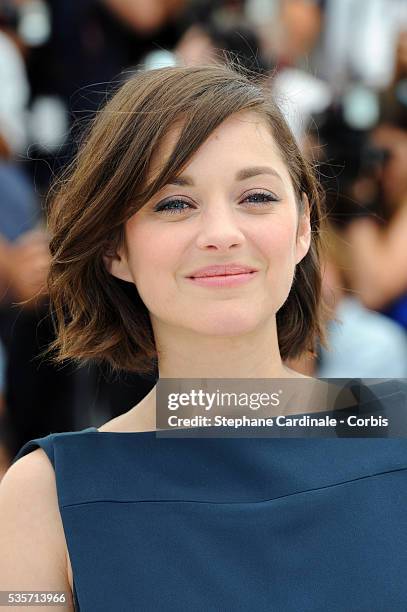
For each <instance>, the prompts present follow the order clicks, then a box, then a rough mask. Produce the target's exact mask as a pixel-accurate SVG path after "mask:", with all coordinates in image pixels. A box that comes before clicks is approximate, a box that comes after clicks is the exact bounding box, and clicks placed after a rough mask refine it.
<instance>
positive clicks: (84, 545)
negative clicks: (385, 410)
mask: <svg viewBox="0 0 407 612" xmlns="http://www.w3.org/2000/svg"><path fill="white" fill-rule="evenodd" d="M38 447H41V448H43V449H44V451H45V452H46V454H47V456H48V458H49V460H50V462H51V463H52V465H53V467H54V470H55V476H56V486H57V493H58V504H59V510H60V513H61V517H62V522H63V527H64V531H65V536H66V542H67V546H68V550H69V555H70V559H71V563H72V571H73V579H74V601H75V606H76V608H75V609H77V610H81V611H82V612H104V611H106V612H127V611H141V612H149V611H151V612H192V611H194V612H196V611H199V612H201V611H202V612H209V611H210V612H212V611H213V612H220V611H222V612H240V611H241V612H305V611H312V612H327V610H329V612H345V611H346V612H389V611H392V612H406V610H407V580H406V576H407V504H406V501H407V440H405V439H377V438H376V439H356V438H353V439H297V438H290V439H281V438H280V439H272V438H211V439H209V438H178V439H171V438H162V437H161V438H160V437H157V436H156V434H155V432H140V433H119V432H118V433H114V432H99V431H98V430H97V429H96V428H95V427H88V428H87V429H84V430H82V431H78V432H67V433H57V434H50V435H48V436H45V437H43V438H38V439H35V440H31V441H29V442H27V443H26V444H25V445H24V446H23V447H22V448H21V449H20V451H19V453H18V454H17V455H16V457H15V458H14V462H15V461H17V460H18V459H19V458H20V457H22V456H23V455H25V454H27V453H29V452H30V451H32V450H34V449H35V448H38Z"/></svg>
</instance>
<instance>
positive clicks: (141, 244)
mask: <svg viewBox="0 0 407 612" xmlns="http://www.w3.org/2000/svg"><path fill="white" fill-rule="evenodd" d="M127 244H128V247H129V251H130V262H129V263H130V267H131V273H132V277H133V280H134V282H135V284H136V285H137V287H138V288H139V291H140V289H141V290H143V289H144V288H148V290H150V289H152V288H153V287H154V286H156V287H158V289H159V288H160V286H162V282H168V279H169V278H171V275H169V272H170V271H171V270H173V269H174V266H175V265H176V262H177V261H179V257H180V255H179V253H180V251H181V241H180V240H178V239H177V240H175V236H174V233H173V234H172V238H171V234H170V233H169V232H168V229H167V230H166V231H163V232H160V231H158V230H157V227H155V228H153V229H152V228H151V226H149V225H147V224H145V225H144V224H138V225H136V224H133V225H130V226H129V228H128V230H127ZM146 245H148V246H147V248H146ZM161 277H162V279H161ZM158 279H161V280H160V281H159V282H157V281H158Z"/></svg>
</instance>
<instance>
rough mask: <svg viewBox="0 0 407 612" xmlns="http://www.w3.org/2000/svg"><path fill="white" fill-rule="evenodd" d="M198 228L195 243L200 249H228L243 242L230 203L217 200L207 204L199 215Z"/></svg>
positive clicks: (242, 236) (241, 233)
mask: <svg viewBox="0 0 407 612" xmlns="http://www.w3.org/2000/svg"><path fill="white" fill-rule="evenodd" d="M200 223H201V226H200V229H199V232H198V236H197V240H196V245H197V247H198V248H200V249H218V250H221V251H224V250H228V249H229V248H231V247H237V246H239V245H241V244H243V242H244V240H245V238H244V234H243V232H242V230H241V229H240V228H239V226H238V223H237V219H236V215H235V213H234V211H233V210H231V208H230V205H229V204H227V205H222V204H221V203H219V202H216V203H214V205H213V206H212V208H211V207H209V206H208V208H207V210H205V211H204V212H203V213H202V215H201V216H200Z"/></svg>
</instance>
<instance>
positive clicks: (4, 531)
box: [0, 112, 311, 610]
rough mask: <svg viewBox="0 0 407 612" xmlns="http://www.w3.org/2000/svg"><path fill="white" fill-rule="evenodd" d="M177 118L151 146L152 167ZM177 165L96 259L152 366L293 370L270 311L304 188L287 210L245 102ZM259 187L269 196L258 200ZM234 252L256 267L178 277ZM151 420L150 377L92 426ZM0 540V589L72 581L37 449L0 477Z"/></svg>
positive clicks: (289, 373) (286, 269)
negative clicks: (249, 273)
mask: <svg viewBox="0 0 407 612" xmlns="http://www.w3.org/2000/svg"><path fill="white" fill-rule="evenodd" d="M179 129H180V127H179V126H177V127H174V130H173V131H172V132H171V133H169V134H168V135H167V137H166V139H165V140H164V142H163V143H162V146H161V148H160V149H159V150H158V151H157V153H156V155H155V157H154V159H153V160H152V166H151V169H150V170H151V173H152V174H153V175H154V173H155V172H158V171H159V169H160V166H161V164H162V163H163V160H164V159H165V158H166V156H167V155H168V154H169V153H170V152H171V150H172V148H173V146H174V143H175V141H176V138H177V134H178V130H179ZM260 166H263V167H264V166H268V167H269V168H271V169H272V171H271V173H270V172H267V173H266V172H261V173H256V175H255V176H251V177H250V178H244V179H243V180H237V178H236V177H237V174H238V173H239V172H240V171H242V170H243V169H247V168H253V167H260ZM277 175H278V176H277ZM181 176H182V177H183V178H185V176H188V177H189V179H191V183H192V182H193V184H191V185H185V184H184V185H180V184H178V185H167V186H165V187H164V188H163V189H162V190H161V192H159V193H157V194H156V195H155V196H154V197H153V198H152V199H151V201H149V202H147V203H146V204H145V206H144V207H143V208H142V209H141V210H139V211H138V212H137V213H136V214H135V215H133V217H131V218H130V219H129V221H128V222H127V224H126V227H125V237H126V243H125V245H124V247H123V248H122V249H121V250H120V251H119V252H118V253H117V254H116V255H115V256H114V257H110V258H108V257H106V258H105V263H106V266H107V267H108V269H109V270H110V272H111V273H112V274H113V275H115V276H117V277H118V278H122V279H125V280H127V281H131V282H134V283H135V284H136V286H137V289H138V291H139V293H140V295H141V297H142V299H143V301H144V303H145V304H146V306H147V308H148V310H149V312H150V316H151V321H152V326H153V330H154V335H155V339H156V344H157V347H158V349H159V373H160V377H170V378H171V377H175V378H194V377H198V378H202V377H203V378H223V377H225V378H273V377H284V378H286V377H299V376H301V375H299V374H298V373H297V372H294V371H293V370H290V369H289V368H287V367H286V366H285V365H284V364H283V363H282V360H281V357H280V353H279V347H278V341H277V329H276V318H275V315H276V312H277V311H278V309H279V308H280V307H281V306H282V304H283V303H284V302H285V300H286V298H287V296H288V293H289V290H290V287H291V284H292V281H293V277H294V272H295V266H296V265H297V264H298V263H299V262H300V261H301V259H302V258H303V257H304V256H305V255H306V253H307V251H308V249H309V246H310V240H311V229H310V222H309V207H308V201H307V199H306V197H305V196H304V200H303V203H304V214H303V215H301V216H299V215H298V206H297V202H296V199H295V195H294V189H293V185H292V182H291V179H290V176H289V172H288V169H287V167H286V165H285V163H284V161H283V159H282V157H281V154H280V152H279V150H278V147H277V145H276V143H275V141H274V139H273V137H272V135H271V133H270V130H269V128H268V126H267V125H266V124H265V122H264V120H263V119H261V118H260V117H259V116H257V115H255V114H253V113H252V112H244V113H239V114H236V115H234V116H232V117H230V118H229V119H227V120H226V121H225V122H224V123H223V124H221V125H220V126H219V127H218V128H217V129H216V130H215V131H214V132H213V133H212V134H211V136H210V137H209V138H208V140H207V141H206V142H205V143H204V144H203V145H202V146H201V148H200V149H199V150H198V151H197V152H196V154H195V155H194V156H193V158H192V159H191V161H190V163H189V164H188V166H187V167H186V168H185V170H184V172H183V173H181ZM259 193H260V195H258V194H259ZM254 194H256V195H254ZM265 194H266V195H265ZM267 195H268V196H269V197H271V196H272V197H273V199H276V200H277V201H266V199H267ZM174 197H176V198H177V199H179V200H182V201H184V202H186V204H185V203H184V204H179V203H177V204H176V205H175V208H181V212H173V213H171V212H157V211H156V210H155V209H156V207H157V205H162V204H163V202H164V201H165V202H168V200H169V199H170V198H171V199H173V198H174ZM171 208H174V204H172V205H171ZM146 246H148V248H146ZM236 261H237V262H239V263H244V264H247V265H252V266H255V267H256V268H258V270H259V272H258V274H257V276H256V278H254V279H253V280H251V281H250V283H248V284H246V285H241V286H239V287H233V288H223V289H213V288H208V287H199V286H194V285H193V284H191V283H190V282H189V281H188V280H187V279H186V278H185V277H186V276H187V275H188V274H190V273H191V272H193V271H194V270H195V269H196V268H199V267H202V266H206V265H211V264H223V263H229V262H236ZM153 429H155V388H154V389H153V390H152V391H151V392H150V393H149V394H148V396H146V398H144V400H143V401H142V402H140V404H138V405H137V406H135V407H134V408H132V409H131V410H130V411H128V412H127V413H125V414H124V415H121V416H120V417H117V418H116V419H113V420H112V421H110V422H109V423H106V424H105V425H103V426H102V427H101V428H99V430H100V431H101V432H104V431H116V432H120V431H142V430H153ZM0 550H1V551H5V552H3V554H2V555H1V556H0V589H1V590H11V589H18V590H23V589H36V590H40V589H42V590H65V591H67V590H68V589H72V572H71V569H70V563H69V557H68V554H67V548H66V542H65V537H64V532H63V527H62V522H61V517H60V513H59V509H58V503H57V492H56V485H55V475H54V471H53V469H52V466H51V464H50V462H49V460H48V458H47V456H46V455H45V453H44V451H43V450H42V449H37V450H35V451H33V452H31V453H30V454H28V455H26V456H25V457H22V458H21V459H20V460H19V461H17V462H16V463H15V464H14V465H13V466H11V468H10V469H9V470H8V472H7V473H6V475H5V477H4V479H3V481H2V483H1V485H0ZM71 605H72V604H71ZM49 609H50V608H49V607H48V608H47V610H49ZM68 609H69V608H68ZM70 609H73V607H71V608H70Z"/></svg>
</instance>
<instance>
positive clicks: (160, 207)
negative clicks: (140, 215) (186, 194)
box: [154, 198, 190, 215]
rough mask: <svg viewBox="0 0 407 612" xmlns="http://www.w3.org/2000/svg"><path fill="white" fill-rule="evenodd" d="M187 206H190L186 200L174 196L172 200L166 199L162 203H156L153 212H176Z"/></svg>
mask: <svg viewBox="0 0 407 612" xmlns="http://www.w3.org/2000/svg"><path fill="white" fill-rule="evenodd" d="M184 205H185V208H184ZM187 206H190V204H189V202H187V201H186V200H180V199H179V198H174V199H173V200H167V202H163V203H162V204H157V206H155V207H154V212H165V213H166V214H170V215H171V214H178V213H180V212H182V211H183V210H187V208H186V207H187Z"/></svg>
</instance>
